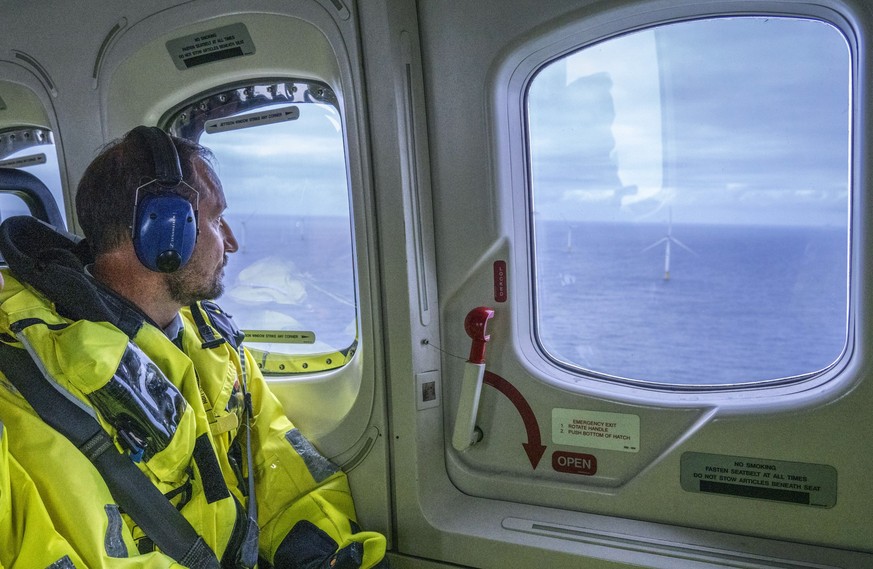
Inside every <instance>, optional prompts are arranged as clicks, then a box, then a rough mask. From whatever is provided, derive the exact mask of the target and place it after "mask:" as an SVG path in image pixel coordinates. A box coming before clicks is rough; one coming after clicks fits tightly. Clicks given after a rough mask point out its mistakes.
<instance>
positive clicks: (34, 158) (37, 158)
mask: <svg viewBox="0 0 873 569" xmlns="http://www.w3.org/2000/svg"><path fill="white" fill-rule="evenodd" d="M45 162H46V159H45V154H43V153H40V154H31V155H29V156H21V157H19V158H10V159H8V160H0V168H26V167H27V166H39V165H40V164H45Z"/></svg>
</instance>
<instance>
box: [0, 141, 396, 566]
mask: <svg viewBox="0 0 873 569" xmlns="http://www.w3.org/2000/svg"><path fill="white" fill-rule="evenodd" d="M168 148H169V151H168V150H167V149H168ZM176 155H178V162H179V165H180V167H181V168H176V170H177V171H178V174H179V175H180V176H181V178H182V182H181V183H178V180H168V178H172V176H171V175H168V174H167V170H168V168H169V169H170V170H172V168H170V167H169V166H168V164H169V165H170V166H172V163H173V161H174V160H175V156H176ZM210 159H211V154H210V153H209V152H208V150H206V149H204V148H202V147H200V146H198V145H196V144H194V143H191V142H189V141H185V140H182V139H177V138H170V137H168V136H167V135H166V134H165V133H163V132H161V131H159V130H158V129H155V128H147V127H137V128H136V129H134V130H133V131H131V132H130V133H128V134H127V135H125V136H124V137H123V138H122V139H120V140H118V141H116V142H114V143H112V144H110V145H109V146H108V147H107V148H105V149H104V150H103V151H102V152H101V153H100V154H99V156H98V157H97V158H96V159H95V160H94V161H93V162H92V163H91V165H90V166H89V167H88V168H87V170H86V171H85V174H84V175H83V177H82V180H81V181H80V183H79V187H78V193H77V195H76V210H77V215H78V219H79V223H80V224H81V226H82V229H83V232H84V234H85V240H83V241H80V242H77V240H76V239H70V238H69V237H68V236H64V235H62V234H60V233H58V232H56V231H54V230H52V229H50V228H48V227H47V226H45V225H43V224H40V223H39V222H37V221H36V220H33V219H31V218H11V219H10V220H7V221H6V222H4V224H3V225H2V226H0V251H2V253H3V255H4V258H5V259H6V260H7V262H8V263H9V271H8V272H7V273H6V280H7V282H6V286H5V288H4V289H3V291H2V292H0V340H2V341H3V342H4V343H5V344H8V345H12V346H14V347H16V348H21V347H24V348H26V349H27V353H28V354H29V355H30V356H31V357H32V358H33V359H34V361H35V362H36V363H37V367H38V368H39V370H41V372H42V374H43V375H45V376H46V377H47V378H48V380H49V383H50V385H52V386H56V388H57V386H59V387H60V390H61V391H62V392H63V393H64V394H65V396H66V397H67V398H68V399H71V400H72V401H74V402H75V404H76V405H77V406H79V407H82V408H84V409H85V410H86V411H87V413H89V414H90V415H93V416H94V417H95V418H96V419H97V420H98V421H99V423H100V426H101V427H102V428H103V429H105V431H106V433H107V434H108V435H109V437H110V438H111V441H112V446H113V447H114V448H111V449H110V451H111V452H116V453H118V452H121V453H123V454H125V455H127V456H128V457H129V458H130V460H131V461H133V462H134V463H135V464H136V466H137V467H138V469H139V470H140V471H141V472H142V473H144V474H145V476H146V477H147V479H148V480H147V481H146V483H147V484H151V485H154V486H155V487H157V489H158V490H159V491H160V493H162V494H164V496H166V498H167V499H169V501H170V502H171V504H172V505H173V507H174V508H175V509H177V510H178V511H179V512H181V514H182V516H184V518H185V519H186V520H187V522H188V523H189V524H190V526H191V527H193V530H194V531H195V532H196V535H197V536H199V537H198V552H202V548H199V546H200V545H201V544H200V542H202V543H203V544H205V545H206V546H208V549H206V551H207V554H206V556H205V557H204V558H202V559H205V561H203V563H204V564H203V565H200V566H203V567H213V566H217V565H216V564H215V563H216V561H215V560H216V559H218V560H221V567H251V566H252V565H254V563H255V559H254V558H253V550H254V548H253V547H251V544H253V543H255V542H256V543H257V550H258V551H257V552H254V557H257V555H258V553H259V554H260V557H261V562H260V565H259V567H269V566H274V567H276V568H286V567H288V568H316V567H318V568H321V567H335V568H336V569H342V567H359V566H360V567H364V568H368V567H374V566H377V565H379V566H380V567H381V566H383V565H382V564H384V563H385V562H384V561H383V560H382V558H383V556H384V553H385V538H384V537H383V536H381V535H379V534H377V533H373V532H364V531H361V530H360V528H359V527H358V526H357V523H356V521H355V513H354V506H353V503H352V499H351V495H350V492H349V488H348V483H347V480H346V478H345V475H344V474H343V473H342V472H340V471H339V470H338V469H337V468H336V467H335V466H334V465H333V464H331V463H330V462H329V461H328V460H327V459H325V458H324V457H322V456H321V455H320V454H318V452H317V451H316V450H315V449H314V448H313V447H312V446H311V445H310V444H309V442H308V441H306V439H304V438H303V437H302V436H301V435H300V433H299V432H298V431H297V430H296V429H295V428H294V427H293V425H292V424H291V423H290V422H289V421H288V419H287V418H286V417H285V416H284V413H283V410H282V408H281V406H280V404H279V403H278V401H277V400H276V399H275V397H273V395H272V394H271V393H270V391H269V389H268V387H267V385H266V382H265V381H264V378H263V377H262V375H261V373H260V372H259V371H258V368H257V365H256V363H255V362H254V361H253V360H252V358H251V356H250V355H249V353H248V352H247V351H246V350H244V349H243V348H242V346H241V345H240V342H241V340H242V335H241V334H239V332H238V331H237V330H236V328H235V327H234V326H233V323H232V321H231V320H230V318H229V317H228V315H226V314H224V313H223V312H222V311H221V309H220V308H218V307H217V306H216V305H215V304H213V303H211V302H209V300H210V299H213V298H216V297H218V296H219V295H220V294H221V292H222V289H223V283H222V277H223V268H224V265H225V263H226V262H227V255H228V254H231V253H233V252H234V251H236V250H237V247H238V246H237V242H236V239H235V237H234V235H233V232H232V231H231V229H230V227H229V226H228V225H227V223H226V221H225V220H224V218H223V212H224V210H225V207H226V203H225V198H224V193H223V190H222V187H221V183H220V182H219V180H218V178H217V176H216V174H215V172H214V170H213V168H212V167H211V165H210ZM180 198H181V200H180ZM150 200H152V201H154V204H157V205H153V204H152V203H151V202H150ZM179 201H181V202H183V203H182V207H183V209H188V210H189V211H190V213H183V214H182V215H181V216H177V215H176V214H175V213H173V214H172V215H169V217H168V218H167V219H168V220H169V223H170V224H169V225H168V227H171V228H172V230H171V233H172V235H171V236H169V237H167V235H158V236H157V238H158V240H162V239H164V238H165V237H167V239H168V240H169V242H170V245H169V247H170V248H171V249H172V251H170V253H171V255H170V257H171V261H172V262H171V263H169V266H168V265H167V264H166V263H164V261H166V255H165V252H163V251H161V249H163V248H164V247H165V246H166V244H161V245H160V246H159V247H158V252H159V253H160V255H159V258H158V259H152V258H151V257H150V255H151V254H152V252H153V249H154V248H153V247H152V248H151V249H150V248H149V247H150V245H149V244H148V242H150V241H151V240H153V239H154V238H155V237H156V236H155V235H153V233H154V230H155V227H160V226H159V225H155V224H156V223H158V222H157V221H155V219H158V220H161V219H162V218H161V216H162V215H164V213H162V212H163V211H164V209H163V208H164V206H165V204H166V203H172V206H170V209H172V208H175V207H176V206H177V205H178V202H179ZM146 204H149V205H146ZM188 204H190V208H189V206H188ZM143 208H145V209H143ZM150 208H151V209H150ZM173 211H175V210H173ZM155 212H157V213H155ZM186 223H191V224H193V225H194V226H196V231H194V232H193V233H191V235H194V236H196V240H194V241H192V243H190V244H186V243H184V242H183V243H182V245H181V246H180V247H179V251H176V250H175V247H176V246H177V245H178V244H177V243H176V238H177V235H176V233H177V229H178V228H181V229H179V232H180V233H184V232H185V231H186V230H185V229H184V227H185V226H186ZM177 226H178V227H177ZM159 233H160V231H159ZM189 245H190V246H189ZM176 266H180V268H178V269H177V270H173V269H174V268H175V267H176ZM163 271H168V272H163ZM2 361H3V360H2V358H0V363H2ZM0 369H3V370H4V372H6V373H7V375H10V374H9V373H8V370H7V368H5V367H3V366H0ZM4 384H5V385H6V386H7V387H8V389H0V420H2V421H3V423H4V424H5V425H6V427H7V430H8V432H9V435H10V437H9V445H10V451H11V454H12V455H13V456H14V457H15V458H16V459H17V460H18V461H19V462H20V463H21V465H22V467H23V468H24V469H25V470H26V471H27V472H28V474H29V475H30V476H31V477H32V479H33V481H34V483H35V486H36V488H37V490H38V492H39V496H40V498H41V500H42V501H43V502H44V503H45V507H46V509H47V511H48V512H49V514H50V516H51V517H52V521H53V522H54V525H55V527H56V529H57V531H58V533H59V534H60V535H61V536H62V537H63V538H64V539H66V540H67V542H69V544H70V545H71V547H73V548H74V549H75V552H76V553H77V555H78V556H79V557H81V559H82V562H83V563H84V564H85V565H84V566H85V567H88V568H90V569H96V568H102V567H106V568H110V567H111V568H116V567H119V568H121V567H123V568H128V567H137V568H139V567H143V568H152V567H155V568H158V567H161V568H163V567H179V566H186V565H187V564H188V562H189V560H190V559H191V558H190V557H189V556H188V555H186V556H184V558H183V559H181V560H180V559H179V558H178V557H179V556H177V557H176V558H175V559H173V558H172V557H171V556H170V555H168V554H167V553H165V551H166V550H168V549H169V548H167V547H163V548H162V546H163V545H164V543H165V542H162V540H161V539H157V538H156V535H157V534H158V533H160V532H158V531H150V529H149V528H147V527H146V526H147V525H149V524H147V523H146V522H140V521H138V520H136V519H133V518H134V517H136V516H133V515H132V514H133V511H131V512H130V513H131V515H128V513H126V512H127V509H126V508H125V502H124V500H121V499H118V496H115V495H114V494H113V493H112V492H111V491H110V487H111V485H109V484H108V483H107V480H111V477H109V476H107V475H106V473H104V472H103V471H102V470H101V471H100V472H98V470H95V468H94V467H93V466H92V464H91V463H90V462H89V458H86V456H85V454H84V453H85V452H87V451H86V450H83V451H81V452H80V450H78V449H76V448H75V446H74V445H73V444H70V442H69V441H68V440H67V439H66V438H65V436H64V435H62V434H60V433H59V432H58V430H56V429H54V428H52V427H50V426H49V425H48V424H47V423H46V422H44V421H43V420H41V419H40V417H38V416H37V415H36V414H35V413H34V411H33V409H31V406H30V405H29V404H28V403H27V402H25V401H24V399H23V398H22V397H21V396H20V395H19V394H18V392H17V391H16V390H15V389H14V388H12V387H11V386H9V385H8V383H7V382H4ZM34 408H36V405H34ZM37 410H38V409H37ZM249 427H250V430H249ZM71 440H72V439H71ZM113 458H117V457H114V456H113ZM95 464H96V463H95ZM125 466H129V465H127V464H125ZM98 468H99V467H98ZM134 493H135V492H134ZM252 495H254V497H255V499H254V500H251V499H250V497H251V496H252ZM145 510H147V511H148V510H151V508H150V507H146V508H145ZM255 511H256V512H257V514H256V517H257V524H256V526H257V527H253V526H255V524H254V523H253V522H249V521H248V517H249V516H252V514H253V512H255ZM167 523H170V522H169V521H168V522H167ZM258 527H259V530H260V531H259V532H258ZM158 529H161V528H158ZM170 533H173V532H170ZM247 544H249V546H248V547H247ZM213 554H214V558H213V557H210V556H212V555H213ZM206 557H208V558H209V559H206ZM191 564H192V565H195V563H193V562H191Z"/></svg>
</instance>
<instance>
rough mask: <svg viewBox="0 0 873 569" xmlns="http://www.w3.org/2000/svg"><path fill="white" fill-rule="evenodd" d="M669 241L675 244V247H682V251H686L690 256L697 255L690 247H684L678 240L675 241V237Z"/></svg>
mask: <svg viewBox="0 0 873 569" xmlns="http://www.w3.org/2000/svg"><path fill="white" fill-rule="evenodd" d="M670 241H672V242H673V243H675V244H676V245H679V246H680V247H682V248H683V249H685V250H686V251H688V252H689V253H691V254H693V255H696V254H697V253H695V252H694V250H693V249H692V248H691V247H689V246H688V245H686V244H685V243H683V242H681V241H679V240H678V239H676V238H675V237H670Z"/></svg>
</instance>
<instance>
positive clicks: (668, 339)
mask: <svg viewBox="0 0 873 569" xmlns="http://www.w3.org/2000/svg"><path fill="white" fill-rule="evenodd" d="M536 235H537V236H538V240H537V242H536V245H535V251H536V254H535V255H534V257H535V259H536V294H535V297H536V301H535V302H536V309H535V313H536V316H537V326H536V328H537V330H538V338H537V339H538V341H539V342H540V344H541V346H542V349H543V350H544V351H545V352H547V353H548V354H550V355H551V356H552V357H553V358H555V359H556V360H559V361H561V362H565V363H566V364H568V365H571V366H574V367H579V368H584V369H586V370H591V371H595V372H597V373H602V374H606V375H610V376H616V377H621V378H627V379H632V380H638V381H647V382H654V383H666V384H686V385H707V386H712V385H730V384H742V383H753V382H760V381H770V380H778V379H784V378H791V377H795V376H801V375H805V374H809V373H813V372H816V371H820V370H822V369H825V368H827V367H828V366H830V365H831V364H832V363H833V362H834V361H836V360H837V359H838V358H839V357H840V355H841V353H842V352H843V350H844V348H845V346H846V342H847V299H848V293H847V286H848V285H847V283H848V276H847V275H848V273H847V270H848V269H847V268H848V245H847V242H848V239H847V231H846V229H845V228H841V229H839V228H824V227H761V226H738V225H691V224H687V225H686V224H673V225H672V226H671V227H668V226H666V225H659V224H630V223H627V224H619V223H617V224H608V223H567V222H563V221H559V222H556V221H546V222H539V223H538V224H537V228H536ZM668 235H670V236H671V237H672V238H673V239H675V240H678V241H679V242H680V243H681V245H677V244H676V243H675V241H674V242H673V243H671V247H670V249H671V250H670V267H669V269H670V270H669V275H665V271H664V266H665V255H666V243H665V242H664V241H663V240H664V239H665V238H666V237H667V236H668ZM659 241H660V243H659V244H658V245H655V243H658V242H659ZM653 245H654V246H653ZM683 245H684V247H683ZM666 277H669V278H666Z"/></svg>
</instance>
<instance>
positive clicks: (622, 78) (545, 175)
mask: <svg viewBox="0 0 873 569" xmlns="http://www.w3.org/2000/svg"><path fill="white" fill-rule="evenodd" d="M849 62H850V57H849V51H848V47H847V43H846V41H845V39H844V38H843V36H842V34H841V33H840V32H839V31H838V30H837V29H836V28H834V27H832V26H831V25H829V24H826V23H823V22H818V21H811V20H801V19H789V18H720V19H710V20H698V21H691V22H682V23H678V24H672V25H667V26H662V27H660V28H658V29H657V31H655V30H645V31H642V32H637V33H633V34H629V35H625V36H621V37H618V38H614V39H611V40H608V41H606V42H602V43H600V44H597V45H594V46H591V47H588V48H585V49H583V50H581V51H579V52H576V53H575V54H573V55H571V56H569V57H566V58H564V59H561V60H558V61H556V62H554V63H552V64H550V65H549V66H547V67H545V68H544V69H543V70H542V71H541V72H540V73H539V74H538V75H537V76H536V77H535V79H534V80H533V82H532V85H531V87H530V95H529V99H528V112H529V125H530V137H531V171H532V174H531V175H532V185H533V193H534V210H535V211H536V213H537V215H538V216H539V217H540V218H542V219H564V220H566V221H572V220H590V221H638V222H645V221H657V222H663V221H664V220H665V219H666V218H667V215H668V214H667V211H668V210H669V211H672V214H673V218H674V220H675V221H677V222H686V223H740V224H777V225H827V226H842V225H845V224H846V218H847V211H848V209H847V208H848V178H849V171H848V151H849V150H848V149H849V146H848V139H849V131H848V128H849V113H850V107H849V91H848V89H849Z"/></svg>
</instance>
